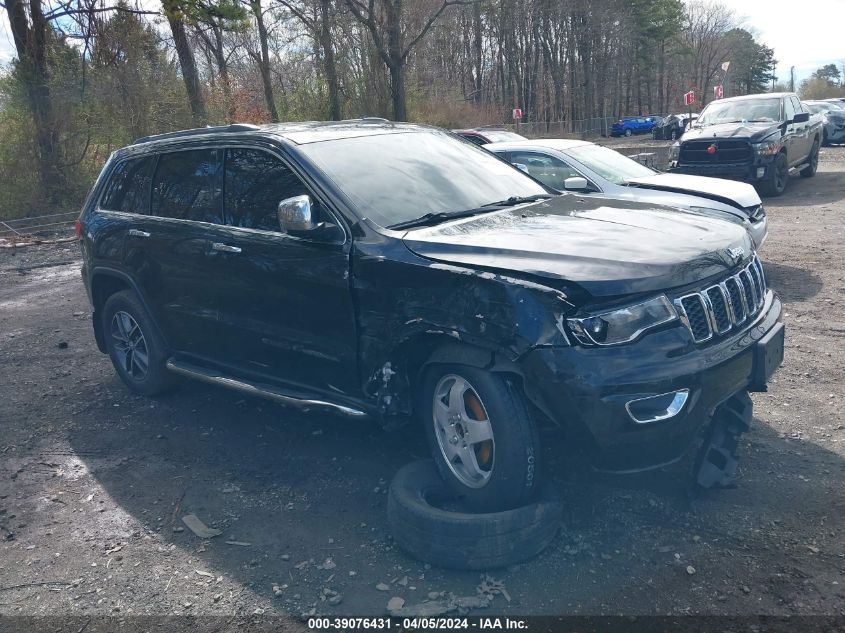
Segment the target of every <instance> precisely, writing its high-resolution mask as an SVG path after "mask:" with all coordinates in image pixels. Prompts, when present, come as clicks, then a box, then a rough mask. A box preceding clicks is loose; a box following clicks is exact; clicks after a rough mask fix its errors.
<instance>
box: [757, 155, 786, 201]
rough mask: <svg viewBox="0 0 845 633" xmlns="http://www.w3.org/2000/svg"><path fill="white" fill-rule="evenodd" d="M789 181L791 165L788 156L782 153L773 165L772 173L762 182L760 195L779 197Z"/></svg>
mask: <svg viewBox="0 0 845 633" xmlns="http://www.w3.org/2000/svg"><path fill="white" fill-rule="evenodd" d="M788 181H789V163H788V162H787V160H786V154H784V153H783V152H781V153H780V154H778V155H777V157H776V158H775V160H774V162H773V163H772V169H771V173H769V175H768V177H767V178H766V179H765V180H763V181H761V182H760V193H762V194H763V195H764V196H772V197H774V196H779V195H780V194H782V193H783V192H784V190H785V189H786V183H787V182H788Z"/></svg>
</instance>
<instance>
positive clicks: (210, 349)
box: [78, 119, 783, 510]
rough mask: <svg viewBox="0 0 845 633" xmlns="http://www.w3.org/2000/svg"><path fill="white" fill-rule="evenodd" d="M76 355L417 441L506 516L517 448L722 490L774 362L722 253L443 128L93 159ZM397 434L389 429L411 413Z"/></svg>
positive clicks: (272, 134)
mask: <svg viewBox="0 0 845 633" xmlns="http://www.w3.org/2000/svg"><path fill="white" fill-rule="evenodd" d="M78 230H79V233H80V236H81V244H82V252H83V256H84V265H83V277H84V280H85V284H86V287H87V289H88V293H89V296H90V299H91V302H92V304H93V306H94V311H93V325H94V333H95V336H96V340H97V344H98V347H99V348H100V350H101V351H103V352H106V353H108V354H109V355H110V357H111V360H112V362H113V364H114V366H115V369H116V371H117V373H118V374H119V375H120V377H121V378H122V379H123V381H124V382H125V383H126V385H127V386H128V387H129V388H130V389H131V390H133V391H135V392H137V393H140V394H150V395H151V394H154V393H157V392H159V391H161V390H163V389H165V388H166V387H168V386H169V385H170V383H171V380H172V378H173V377H174V376H175V375H181V376H188V377H191V378H196V379H199V380H203V381H206V382H210V383H215V384H219V385H223V386H226V387H229V388H234V389H237V390H240V391H243V392H247V393H252V394H257V395H262V396H265V397H269V398H272V399H275V400H277V401H280V402H282V403H285V404H288V405H294V406H298V407H301V408H303V409H309V410H324V411H332V412H336V413H339V414H342V415H345V416H349V417H352V418H355V417H363V416H372V417H376V418H379V419H381V420H382V421H384V422H390V421H394V422H395V421H404V420H408V419H414V418H416V419H418V420H421V423H422V424H423V426H424V429H425V432H426V433H427V434H428V438H429V440H430V444H431V449H432V453H433V455H434V458H435V460H436V462H437V464H438V467H439V469H440V472H441V474H442V475H443V477H444V479H445V480H446V481H447V482H449V483H450V484H451V485H452V486H453V488H454V489H455V490H456V492H458V493H459V494H460V495H461V496H463V497H465V498H466V500H467V501H468V502H469V503H470V504H471V505H473V506H474V507H476V508H478V509H483V510H495V509H502V508H511V507H515V506H518V505H520V504H522V503H525V502H527V501H528V500H530V498H531V496H532V495H533V493H534V491H535V490H536V489H537V488H538V485H539V482H540V481H541V479H542V477H541V470H540V458H541V450H540V445H539V439H538V437H539V435H538V432H537V429H538V427H540V426H543V425H558V426H560V427H562V428H563V429H565V431H566V432H567V434H568V437H570V438H571V442H572V444H573V445H578V446H580V447H582V448H584V449H585V450H587V451H589V452H590V453H592V455H593V456H594V457H595V460H596V462H597V463H598V465H599V466H600V467H602V468H605V469H609V470H614V471H631V470H639V469H645V468H650V467H655V466H659V465H662V464H666V463H669V462H672V461H674V460H677V459H679V457H680V456H682V455H683V454H685V453H686V452H687V451H688V449H689V448H690V447H691V446H692V445H694V444H696V441H695V440H698V439H701V438H703V439H704V444H703V446H704V449H703V450H702V451H700V452H699V459H698V464H697V471H696V472H697V477H698V479H699V482H700V483H702V484H704V485H707V484H708V483H713V482H717V481H721V479H723V478H724V477H725V476H727V475H729V474H730V471H731V469H732V464H733V448H734V445H735V442H736V437H737V436H738V434H739V433H741V432H742V430H744V429H745V428H746V426H747V424H748V422H749V421H750V416H751V402H750V399H749V398H748V395H747V392H748V391H760V390H765V388H766V383H767V380H768V378H769V376H770V375H771V374H772V372H773V371H774V370H775V369H776V368H777V366H778V365H779V364H780V363H781V361H782V358H783V326H782V324H781V323H780V316H781V303H780V300H779V299H778V297H777V295H776V294H774V293H773V292H772V291H771V290H770V289H768V288H767V285H766V279H765V276H764V273H763V268H762V266H761V264H760V261H759V259H758V258H757V256H756V254H755V253H754V250H753V246H752V242H751V240H750V238H749V236H748V235H747V234H746V232H745V231H744V230H743V229H742V228H741V227H738V226H736V225H733V224H730V223H727V222H722V221H720V220H714V219H710V218H707V217H703V216H701V215H696V214H693V213H686V212H682V211H678V210H674V209H670V208H666V207H655V206H649V205H643V204H638V203H634V202H625V201H619V200H609V199H603V198H598V197H595V196H589V197H581V196H578V195H574V194H563V195H556V194H555V193H553V192H551V191H549V190H547V189H545V188H544V186H543V185H541V184H539V183H538V182H537V181H535V180H533V179H532V178H531V177H529V176H528V175H526V174H524V173H523V172H521V171H520V170H518V169H516V168H514V167H512V166H511V165H509V164H507V163H506V162H504V161H502V160H500V159H498V158H496V157H495V156H493V155H492V154H490V153H488V152H486V151H484V150H483V149H480V148H478V147H476V146H474V145H473V144H471V143H469V142H467V141H464V140H461V139H459V138H457V137H456V136H454V135H452V134H451V133H449V132H446V131H444V130H438V129H434V128H427V127H421V126H415V125H407V124H394V123H390V122H387V121H384V120H381V119H363V120H358V121H343V122H336V123H297V124H283V125H268V126H262V127H256V126H250V125H231V126H228V127H220V128H206V129H200V130H190V131H186V132H180V133H173V134H165V135H160V136H155V137H148V138H144V139H140V140H139V141H137V142H136V143H134V144H133V145H131V146H129V147H126V148H124V149H122V150H119V151H117V152H115V153H114V155H112V157H111V158H110V159H109V161H108V163H107V164H106V166H105V168H104V169H103V172H102V174H101V176H100V178H99V180H98V181H97V183H96V185H95V187H94V189H93V191H92V193H91V195H90V197H89V199H88V201H87V203H86V205H85V208H84V210H83V212H82V215H81V217H80V220H79V225H78ZM412 414H413V415H412Z"/></svg>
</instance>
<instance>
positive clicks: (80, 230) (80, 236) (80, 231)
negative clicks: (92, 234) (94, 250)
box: [74, 220, 82, 240]
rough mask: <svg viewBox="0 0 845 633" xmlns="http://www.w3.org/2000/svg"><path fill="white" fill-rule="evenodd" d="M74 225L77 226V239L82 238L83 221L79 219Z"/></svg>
mask: <svg viewBox="0 0 845 633" xmlns="http://www.w3.org/2000/svg"><path fill="white" fill-rule="evenodd" d="M74 226H75V228H76V237H77V239H80V240H81V239H82V222H81V221H80V220H77V221H76V224H75V225H74Z"/></svg>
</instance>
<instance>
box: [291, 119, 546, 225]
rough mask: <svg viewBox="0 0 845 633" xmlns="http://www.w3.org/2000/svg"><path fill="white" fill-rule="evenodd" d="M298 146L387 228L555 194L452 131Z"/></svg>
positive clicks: (358, 207) (360, 208) (363, 212)
mask: <svg viewBox="0 0 845 633" xmlns="http://www.w3.org/2000/svg"><path fill="white" fill-rule="evenodd" d="M299 149H300V151H302V153H303V154H305V156H306V157H307V158H309V159H310V160H312V161H313V162H314V163H315V164H316V165H317V167H319V168H320V169H321V170H322V171H323V172H324V173H325V174H326V175H327V176H328V177H329V178H331V180H332V181H334V183H335V184H336V185H337V187H338V189H340V190H341V191H342V192H343V193H345V194H346V196H347V197H348V198H349V200H350V201H351V202H352V204H353V205H354V206H355V210H356V212H357V213H358V215H359V216H360V217H367V218H369V219H371V220H372V221H373V222H376V223H377V224H379V225H381V226H391V225H394V224H399V223H402V222H408V221H409V220H414V219H416V218H419V217H421V216H423V215H426V214H429V213H453V212H458V211H466V210H468V209H477V208H479V207H482V206H484V205H488V204H491V203H493V202H498V201H501V200H507V199H508V198H512V197H520V198H521V197H526V196H536V195H548V192H547V191H546V189H544V188H543V187H542V186H541V185H540V184H538V183H537V182H535V181H534V180H532V179H531V178H530V177H528V176H526V175H525V174H524V173H522V172H521V171H519V170H518V169H516V168H515V167H511V166H510V165H509V164H507V163H506V162H504V161H502V160H500V159H498V158H496V156H494V155H493V154H491V153H490V152H488V151H487V150H483V149H481V148H480V147H476V146H474V145H472V144H470V143H465V142H463V141H460V140H458V139H456V138H454V137H453V136H452V135H451V134H449V133H448V132H445V131H438V130H425V131H413V132H400V133H396V134H379V135H370V136H359V137H356V138H345V139H336V140H330V141H321V142H317V143H310V144H306V145H302V146H300V148H299Z"/></svg>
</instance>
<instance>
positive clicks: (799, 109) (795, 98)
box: [789, 97, 804, 113]
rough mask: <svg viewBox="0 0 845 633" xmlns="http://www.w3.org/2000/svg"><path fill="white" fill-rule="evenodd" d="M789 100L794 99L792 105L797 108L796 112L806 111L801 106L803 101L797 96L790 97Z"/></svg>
mask: <svg viewBox="0 0 845 633" xmlns="http://www.w3.org/2000/svg"><path fill="white" fill-rule="evenodd" d="M789 100H790V101H792V107H793V108H794V109H795V112H796V113H797V112H804V108H802V107H801V102H800V101H798V98H797V97H789Z"/></svg>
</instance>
